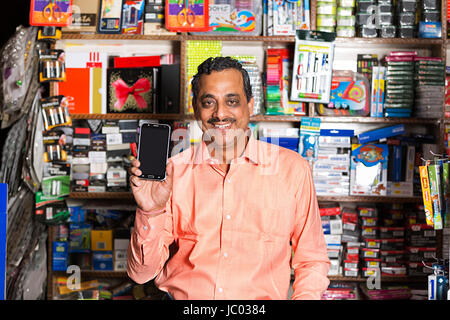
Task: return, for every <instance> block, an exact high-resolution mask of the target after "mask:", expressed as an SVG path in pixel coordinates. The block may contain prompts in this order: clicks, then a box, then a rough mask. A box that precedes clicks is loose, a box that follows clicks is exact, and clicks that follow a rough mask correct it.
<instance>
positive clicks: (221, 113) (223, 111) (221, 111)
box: [214, 102, 229, 120]
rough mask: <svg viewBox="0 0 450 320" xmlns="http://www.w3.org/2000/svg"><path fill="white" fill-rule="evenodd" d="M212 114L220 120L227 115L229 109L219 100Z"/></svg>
mask: <svg viewBox="0 0 450 320" xmlns="http://www.w3.org/2000/svg"><path fill="white" fill-rule="evenodd" d="M214 116H215V117H216V118H218V119H220V120H222V119H224V118H227V117H228V116H229V110H228V107H227V105H226V104H225V102H219V103H218V104H217V107H216V109H215V110H214Z"/></svg>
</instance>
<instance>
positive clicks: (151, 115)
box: [71, 113, 184, 120]
mask: <svg viewBox="0 0 450 320" xmlns="http://www.w3.org/2000/svg"><path fill="white" fill-rule="evenodd" d="M71 117H72V119H110V120H126V119H159V120H182V119H183V118H184V116H183V115H182V114H178V113H173V114H154V113H105V114H90V113H83V114H72V115H71Z"/></svg>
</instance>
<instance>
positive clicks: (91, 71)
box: [54, 50, 108, 114]
mask: <svg viewBox="0 0 450 320" xmlns="http://www.w3.org/2000/svg"><path fill="white" fill-rule="evenodd" d="M66 61H67V63H66V74H67V76H66V81H65V82H57V83H56V84H55V87H54V88H55V92H56V94H57V95H64V96H65V97H66V99H67V104H68V108H69V112H70V113H71V114H101V113H106V76H107V74H106V70H107V66H108V57H107V54H106V53H102V52H98V51H78V50H77V51H75V50H68V51H67V52H66Z"/></svg>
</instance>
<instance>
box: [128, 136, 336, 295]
mask: <svg viewBox="0 0 450 320" xmlns="http://www.w3.org/2000/svg"><path fill="white" fill-rule="evenodd" d="M169 161H171V162H172V163H173V164H174V165H173V166H172V168H173V173H172V174H173V189H172V193H171V196H170V199H169V201H168V203H167V205H166V208H165V211H164V212H162V213H161V212H144V211H142V210H140V209H138V210H137V212H136V219H135V225H134V228H133V232H132V235H131V241H130V245H129V247H128V267H127V272H128V275H129V277H130V278H131V279H133V280H134V281H135V282H137V283H145V282H147V281H149V280H151V279H155V284H156V285H157V286H158V288H159V289H160V290H163V291H166V292H169V293H170V294H171V295H172V297H174V299H176V300H178V299H184V300H185V299H190V300H200V299H202V300H210V299H218V300H226V299H234V300H263V299H287V297H288V290H289V284H290V280H291V268H292V269H293V270H294V273H295V280H294V283H293V291H294V292H293V295H292V299H320V298H321V294H322V292H323V291H324V290H325V289H326V288H327V287H328V285H329V280H328V278H327V274H328V270H329V267H330V261H329V259H328V255H327V249H326V243H325V239H324V235H323V230H322V224H321V220H320V215H319V209H318V203H317V198H316V195H315V190H314V185H313V180H312V176H311V171H310V167H309V164H308V163H307V161H306V160H305V159H303V158H302V157H301V156H300V155H299V154H298V153H296V152H293V151H291V150H288V149H285V148H281V147H278V146H276V145H274V144H268V143H265V142H262V141H258V140H256V139H254V138H253V136H251V137H250V139H249V141H248V143H247V146H246V148H245V151H244V153H243V155H242V156H241V157H239V158H237V159H234V160H233V161H232V163H231V165H230V169H229V171H228V173H225V172H223V171H222V170H220V169H219V167H218V166H217V163H216V162H215V159H213V158H211V156H210V155H209V152H208V149H207V148H206V145H205V143H204V142H202V143H200V144H198V145H196V146H194V147H191V148H189V149H188V150H186V151H183V152H181V153H179V154H177V155H175V156H173V157H171V158H170V159H169ZM169 247H170V248H169Z"/></svg>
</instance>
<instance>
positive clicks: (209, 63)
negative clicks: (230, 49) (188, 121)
mask: <svg viewBox="0 0 450 320" xmlns="http://www.w3.org/2000/svg"><path fill="white" fill-rule="evenodd" d="M226 69H236V70H238V71H239V72H240V73H241V74H242V79H243V80H244V81H243V82H244V92H245V96H246V98H247V101H250V99H251V98H252V97H253V94H252V86H251V85H250V77H249V76H248V73H247V70H245V69H244V68H243V67H242V64H241V63H240V62H239V61H237V60H236V59H233V58H230V57H216V58H212V57H210V58H208V59H206V60H205V61H203V62H202V63H201V64H200V65H199V66H198V68H197V74H196V75H194V76H193V77H192V104H193V105H194V108H195V104H196V101H197V96H198V92H199V90H200V77H201V76H202V75H203V74H211V72H212V71H223V70H226Z"/></svg>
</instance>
